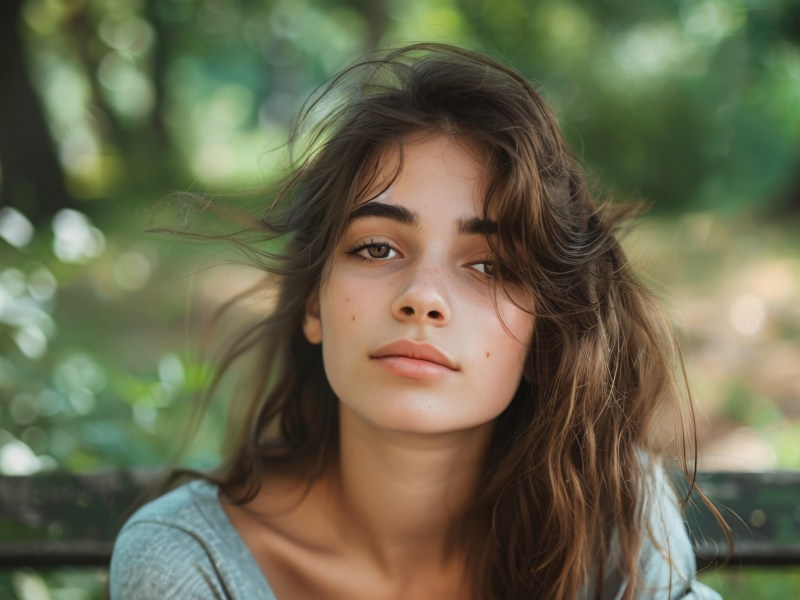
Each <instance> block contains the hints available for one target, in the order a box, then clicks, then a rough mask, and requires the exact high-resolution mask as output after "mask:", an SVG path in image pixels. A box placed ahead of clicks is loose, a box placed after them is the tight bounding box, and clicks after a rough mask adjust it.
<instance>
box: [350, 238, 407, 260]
mask: <svg viewBox="0 0 800 600" xmlns="http://www.w3.org/2000/svg"><path fill="white" fill-rule="evenodd" d="M349 254H352V255H354V256H358V257H359V258H362V259H364V260H386V259H389V258H395V257H396V256H397V254H398V252H397V250H396V249H395V248H394V247H392V245H391V244H389V243H388V242H369V243H365V244H361V245H359V246H357V247H355V248H353V249H352V250H351V251H350V252H349Z"/></svg>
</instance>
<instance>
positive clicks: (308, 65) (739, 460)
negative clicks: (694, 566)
mask: <svg viewBox="0 0 800 600" xmlns="http://www.w3.org/2000/svg"><path fill="white" fill-rule="evenodd" d="M415 41H443V42H449V43H454V44H459V45H463V46H466V47H468V48H472V49H475V50H479V51H483V52H486V53H488V54H490V55H492V56H494V57H496V58H498V59H500V60H501V61H503V62H506V63H509V64H511V65H513V66H515V67H517V68H518V69H520V70H522V71H523V72H524V73H525V74H526V75H528V76H529V77H530V78H531V79H532V80H534V81H535V82H536V83H537V87H538V88H539V89H540V91H541V92H542V93H543V95H544V96H545V97H546V98H547V100H548V101H549V102H550V103H551V104H552V106H553V107H554V109H555V110H556V112H557V113H558V115H559V119H560V122H561V125H562V128H563V130H564V133H565V135H566V137H567V138H568V140H569V141H570V143H571V144H572V146H573V148H574V149H575V152H576V153H577V154H578V155H579V156H580V157H581V158H582V160H583V161H584V164H585V165H586V167H587V169H588V171H589V172H590V173H591V178H592V181H594V182H596V187H597V188H598V190H602V191H603V192H604V194H606V195H608V196H611V197H614V198H615V199H617V200H620V201H630V200H640V199H644V200H646V201H647V202H649V203H650V204H651V205H652V209H651V211H650V213H649V215H648V216H647V217H646V218H644V219H642V221H641V224H640V227H639V229H638V230H637V231H635V232H634V233H633V234H631V235H630V236H629V237H628V238H627V240H626V245H627V247H628V250H629V253H630V255H631V258H632V260H633V261H634V262H635V263H636V264H637V265H638V266H639V268H640V269H641V271H642V274H643V278H644V280H645V281H646V282H647V284H648V285H649V286H650V287H652V288H653V289H655V290H656V292H657V293H658V295H659V296H660V297H662V298H663V299H664V301H665V303H666V305H667V308H668V310H669V312H670V314H671V316H672V318H673V320H674V323H675V325H676V328H677V330H678V332H679V335H680V337H681V340H682V343H683V350H684V352H685V358H686V361H687V368H688V374H689V378H690V381H691V384H692V388H693V391H694V394H695V398H696V401H697V404H698V407H699V410H698V420H699V426H700V464H699V466H700V468H704V469H739V470H742V469H754V470H761V469H798V468H800V444H798V442H797V439H798V436H799V435H800V376H799V375H798V373H800V343H799V342H800V227H799V225H800V3H799V2H797V1H794V0H706V1H695V0H686V1H677V0H666V1H665V0H640V1H638V2H635V3H634V2H619V1H618V0H595V1H593V2H579V1H576V0H574V1H569V0H566V1H565V0H549V1H541V2H535V1H522V0H492V1H491V2H490V1H489V0H403V1H400V0H375V1H372V0H261V1H250V2H245V1H243V0H3V2H2V3H0V473H3V474H34V473H37V472H40V471H44V470H53V469H66V470H69V471H74V472H88V471H97V470H107V469H116V468H129V467H145V468H155V467H158V466H161V465H164V464H166V463H167V462H168V461H169V460H170V459H171V458H172V456H173V455H174V453H175V452H176V450H177V449H178V446H179V443H178V442H179V438H180V435H179V434H178V432H181V431H183V430H184V426H185V424H186V423H187V421H188V420H189V415H190V414H191V410H192V402H193V400H192V393H193V392H195V391H197V390H198V389H201V388H202V386H203V384H204V382H205V381H206V380H207V377H208V367H207V365H206V364H204V362H203V360H201V358H200V357H199V354H198V351H197V348H198V343H199V342H198V340H199V338H200V336H201V335H202V333H203V330H204V318H205V316H207V315H208V314H209V312H210V310H212V309H213V307H215V306H216V305H218V304H219V303H220V302H221V301H222V300H224V299H225V298H228V297H230V296H231V295H232V294H234V293H236V292H237V291H239V290H241V289H243V288H244V287H246V286H247V285H248V284H249V283H250V282H252V281H253V278H254V276H255V275H254V273H253V272H251V271H250V270H247V269H245V268H235V267H231V266H224V267H218V268H214V269H209V268H208V267H209V266H210V265H212V264H215V263H219V262H220V261H221V259H222V258H223V257H224V251H222V250H221V249H219V248H215V247H213V246H209V245H197V244H189V243H186V242H182V241H175V240H165V239H164V238H161V237H157V236H154V235H151V234H147V233H145V230H146V229H147V228H148V227H150V226H151V225H152V218H151V211H152V209H153V208H154V207H155V205H156V203H157V202H158V200H159V199H160V198H163V197H164V196H165V195H167V194H169V193H171V192H173V191H186V190H189V191H192V192H197V193H209V194H213V195H217V196H227V197H230V199H231V201H232V202H235V201H236V200H235V197H236V196H237V195H239V194H241V193H242V192H245V191H248V190H252V189H253V188H256V187H258V186H260V185H263V184H265V183H267V182H269V181H270V179H271V178H274V177H275V176H276V175H280V174H281V173H282V172H281V171H280V170H279V169H278V165H282V164H283V160H284V158H285V157H284V148H283V147H282V144H283V142H285V139H286V133H287V129H288V125H289V123H290V121H291V119H292V117H293V116H294V114H295V113H296V111H297V110H298V108H299V107H300V105H301V103H302V101H303V100H304V99H305V98H306V96H307V95H308V94H309V93H310V92H311V91H312V90H313V89H314V88H315V87H316V86H317V85H318V84H319V83H320V82H322V81H323V80H324V79H325V78H327V77H328V76H330V75H332V74H333V73H335V72H336V71H337V70H339V69H340V68H342V67H343V66H345V65H346V64H348V63H349V62H351V61H352V60H354V59H356V58H357V57H359V56H360V55H361V54H362V53H364V52H366V51H368V50H370V49H374V48H376V47H381V46H385V45H400V44H404V43H408V42H415ZM249 197H250V198H251V199H252V197H253V196H252V194H250V195H249ZM251 204H252V202H251ZM255 310H258V308H257V307H256V309H255ZM223 395H224V390H223ZM224 414H225V410H224V406H223V403H222V402H220V403H219V406H217V405H214V406H212V409H211V411H210V413H209V416H208V417H207V418H206V419H205V421H204V422H203V424H202V425H201V428H200V433H199V435H198V436H197V438H196V439H197V440H200V441H199V442H195V443H194V444H192V446H191V447H190V448H189V450H188V452H187V453H186V455H185V459H184V462H186V463H187V464H190V465H193V466H198V467H207V466H211V465H213V464H214V462H215V460H216V457H217V456H218V453H219V443H218V442H219V439H220V437H221V435H222V430H223V428H224V419H225V417H224ZM104 577H105V574H104V573H103V572H102V571H97V570H69V569H62V570H57V571H52V572H34V571H30V570H17V571H13V572H0V598H30V599H39V598H61V599H66V598H95V597H100V594H101V592H100V590H101V589H102V585H103V581H104ZM704 577H705V580H706V582H707V583H709V584H710V585H712V586H714V587H716V588H717V589H719V590H721V591H723V592H724V594H725V595H726V597H727V598H779V597H781V598H783V597H786V598H788V597H792V590H794V591H795V592H796V591H797V590H798V589H800V587H798V586H800V577H798V574H797V573H795V572H792V571H787V570H777V569H773V570H759V569H747V570H742V571H737V570H735V569H728V570H726V571H724V572H723V571H717V572H710V573H708V574H707V575H705V576H704Z"/></svg>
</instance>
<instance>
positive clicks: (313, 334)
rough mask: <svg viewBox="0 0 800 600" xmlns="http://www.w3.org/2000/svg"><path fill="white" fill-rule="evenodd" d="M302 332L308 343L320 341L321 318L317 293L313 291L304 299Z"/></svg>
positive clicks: (318, 342)
mask: <svg viewBox="0 0 800 600" xmlns="http://www.w3.org/2000/svg"><path fill="white" fill-rule="evenodd" d="M303 333H304V334H305V336H306V339H307V340H308V342H309V343H310V344H321V343H322V320H321V319H320V316H319V293H318V292H314V293H313V294H311V296H309V297H308V300H306V316H305V318H304V319H303Z"/></svg>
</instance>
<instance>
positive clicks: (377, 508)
mask: <svg viewBox="0 0 800 600" xmlns="http://www.w3.org/2000/svg"><path fill="white" fill-rule="evenodd" d="M340 426H341V437H340V439H341V443H340V455H339V462H338V465H337V467H336V468H335V469H333V470H332V472H331V476H332V477H331V482H332V491H333V493H334V494H335V497H336V502H335V504H338V505H339V506H338V510H337V511H336V519H337V520H338V524H337V526H338V527H339V528H340V531H341V534H342V535H343V536H346V537H345V539H348V540H350V541H351V543H353V544H354V545H356V546H357V547H358V550H360V551H366V552H368V553H369V555H370V556H371V558H372V559H373V560H375V561H376V563H377V564H378V565H379V566H380V568H381V569H383V570H385V571H386V572H387V573H392V572H404V571H405V572H413V571H414V569H417V568H419V566H420V565H421V564H427V565H429V566H435V565H436V564H444V563H446V562H447V561H448V559H449V558H452V557H449V556H448V554H449V550H451V549H450V548H449V546H450V544H448V541H449V540H450V536H451V534H452V531H453V527H454V526H456V525H457V524H458V520H459V519H460V518H461V516H462V515H463V514H464V511H465V510H467V508H468V505H469V502H470V500H471V498H472V497H473V496H474V493H475V489H476V486H477V485H478V477H479V474H480V471H481V467H482V464H483V459H484V456H485V453H486V448H487V446H488V442H489V437H490V435H491V424H488V425H485V426H481V427H478V428H474V429H470V430H467V431H459V432H453V433H446V434H436V435H430V434H411V433H400V432H392V431H386V430H381V429H378V428H376V427H374V426H372V425H371V424H369V423H367V422H365V421H363V420H362V419H361V418H360V417H359V416H357V415H355V414H353V413H352V412H350V411H349V410H348V409H347V408H346V407H345V406H341V405H340Z"/></svg>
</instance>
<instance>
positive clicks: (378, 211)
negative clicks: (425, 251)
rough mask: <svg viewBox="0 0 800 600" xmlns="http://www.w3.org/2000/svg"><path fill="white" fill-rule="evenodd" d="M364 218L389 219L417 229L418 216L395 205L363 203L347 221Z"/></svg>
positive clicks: (403, 207)
mask: <svg viewBox="0 0 800 600" xmlns="http://www.w3.org/2000/svg"><path fill="white" fill-rule="evenodd" d="M365 217H383V218H384V219H391V220H392V221H397V222H398V223H402V224H403V225H412V226H414V227H419V215H418V214H417V213H415V212H414V211H411V210H409V209H407V208H406V207H405V206H398V205H396V204H384V203H383V202H375V201H373V202H365V203H364V204H360V205H359V206H357V207H356V208H355V210H353V212H351V213H350V218H349V219H348V220H349V222H350V223H352V222H353V221H356V220H358V219H363V218H365Z"/></svg>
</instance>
